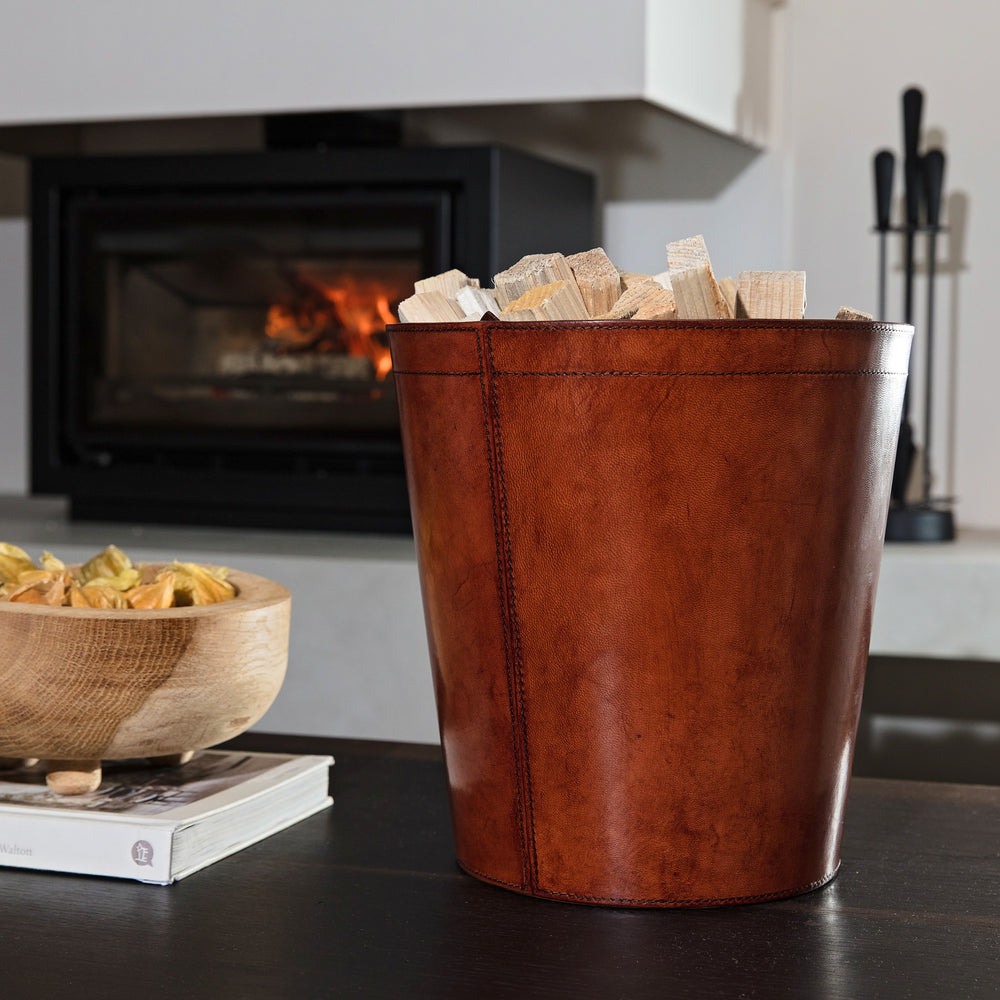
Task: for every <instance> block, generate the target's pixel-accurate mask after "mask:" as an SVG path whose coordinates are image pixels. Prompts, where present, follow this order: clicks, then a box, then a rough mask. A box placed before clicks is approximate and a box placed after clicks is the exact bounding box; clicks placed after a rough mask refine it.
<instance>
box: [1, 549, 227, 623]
mask: <svg viewBox="0 0 1000 1000" xmlns="http://www.w3.org/2000/svg"><path fill="white" fill-rule="evenodd" d="M39 561H40V563H41V566H37V565H35V563H33V562H32V561H31V558H30V557H29V556H28V554H27V553H26V552H25V551H24V550H23V549H19V548H18V547H17V546H16V545H11V544H9V543H7V542H0V601H15V602H20V603H24V604H48V605H54V606H63V607H72V608H136V609H146V610H148V609H153V608H170V607H177V606H189V605H202V604H215V603H218V602H219V601H226V600H229V599H230V598H232V597H235V596H236V589H235V588H234V587H233V585H232V584H231V583H229V581H228V579H227V577H228V575H229V570H228V569H226V568H224V567H215V566H202V565H201V564H199V563H192V562H175V563H173V564H172V565H171V566H167V567H164V568H157V567H155V566H149V565H144V564H141V563H140V564H138V565H133V563H132V560H131V559H129V557H128V556H127V555H125V553H124V552H122V550H121V549H119V548H118V547H117V546H115V545H108V546H107V547H106V548H105V549H104V550H103V551H101V552H100V553H98V554H97V555H96V556H94V557H93V558H92V559H90V560H88V561H87V562H86V563H84V564H83V566H82V567H81V568H80V569H79V571H77V573H76V574H75V575H74V573H73V572H72V571H71V570H70V569H69V568H68V567H67V566H66V564H65V563H64V562H63V561H62V560H61V559H58V558H56V556H54V555H53V554H52V553H51V552H44V553H43V554H42V558H41V559H40V560H39Z"/></svg>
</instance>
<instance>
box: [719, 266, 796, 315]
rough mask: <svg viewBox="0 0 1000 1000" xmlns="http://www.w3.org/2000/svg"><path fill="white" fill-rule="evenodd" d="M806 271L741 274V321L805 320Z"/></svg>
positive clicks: (738, 296)
mask: <svg viewBox="0 0 1000 1000" xmlns="http://www.w3.org/2000/svg"><path fill="white" fill-rule="evenodd" d="M805 311H806V272H805V271H741V272H740V276H739V280H738V284H737V294H736V316H737V318H739V319H802V318H803V317H804V316H805Z"/></svg>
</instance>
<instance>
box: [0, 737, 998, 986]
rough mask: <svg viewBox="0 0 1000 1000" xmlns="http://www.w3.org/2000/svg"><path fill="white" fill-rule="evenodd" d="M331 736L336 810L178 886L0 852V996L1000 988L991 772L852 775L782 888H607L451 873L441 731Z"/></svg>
mask: <svg viewBox="0 0 1000 1000" xmlns="http://www.w3.org/2000/svg"><path fill="white" fill-rule="evenodd" d="M236 743H237V744H238V745H239V746H241V747H243V748H245V749H261V750H279V749H280V750H293V751H296V752H332V753H333V754H334V755H335V756H336V759H337V763H336V765H335V767H334V768H333V781H332V785H333V794H334V796H335V799H336V802H335V805H334V806H333V808H332V810H328V811H327V812H325V813H323V814H320V815H317V816H314V817H312V818H310V819H308V820H305V821H304V822H302V823H300V824H298V825H297V826H295V827H293V828H291V829H289V830H286V831H285V832H283V833H279V834H277V835H275V836H273V837H271V838H269V839H268V840H266V841H263V842H262V843H260V844H257V845H254V846H253V847H250V848H248V849H246V850H245V851H242V852H241V853H239V854H237V855H234V856H232V857H230V858H227V859H225V860H223V861H220V862H218V863H217V864H215V865H213V866H211V867H210V868H207V869H205V870H203V871H201V872H198V873H196V874H194V875H192V876H190V877H189V878H187V879H185V880H182V881H180V882H177V883H175V884H174V885H171V886H167V887H159V886H152V885H143V884H140V883H136V882H128V881H118V880H113V879H99V878H89V877H83V876H74V875H62V874H52V873H47V872H31V871H21V870H17V869H6V868H0V906H2V910H0V996H2V997H3V998H4V1000H21V998H35V997H38V998H44V1000H49V998H52V997H60V996H67V997H88V998H89V997H94V998H101V1000H115V998H126V997H127V998H129V1000H152V998H156V997H169V998H170V1000H186V998H192V997H193V998H202V997H205V998H207V997H211V998H213V1000H230V998H237V1000H255V998H268V1000H270V998H279V1000H284V998H295V1000H298V998H312V997H340V996H363V997H392V998H394V1000H401V998H413V997H428V998H431V997H432V998H435V1000H439V998H448V997H470V998H473V1000H485V998H490V997H508V996H509V997H535V996H537V997H547V998H563V997H567V998H569V997H572V998H581V997H601V998H603V997H609V998H618V997H622V998H628V997H658V998H659V997H671V998H675V997H696V998H699V1000H705V998H710V997H725V998H727V1000H733V998H741V997H754V998H756V997H794V998H797V1000H814V998H826V997H844V998H851V1000H859V998H861V1000H869V998H889V1000H896V998H914V997H932V998H934V1000H952V998H967V997H998V996H1000V788H993V787H981V786H971V785H965V786H963V785H946V784H922V783H917V782H900V781H877V780H870V779H868V780H866V779H856V780H855V782H854V784H853V787H852V791H851V798H850V805H849V810H848V814H847V826H846V835H845V840H844V848H843V866H842V868H841V873H840V875H839V876H838V878H837V879H835V880H834V882H833V883H831V884H830V885H829V886H827V887H826V888H824V889H821V890H818V891H817V892H814V893H811V894H809V895H806V896H799V897H797V898H795V899H791V900H786V901H783V902H772V903H763V904H758V905H753V906H742V907H732V908H726V909H716V910H656V911H651V910H643V911H639V910H624V909H595V908H590V907H583V906H576V905H572V904H565V903H554V902H547V901H542V900H536V899H529V898H526V897H522V896H518V895H515V894H513V893H509V892H506V891H504V890H502V889H497V888H494V887H492V886H489V885H484V884H481V883H479V882H477V881H475V880H474V879H472V878H470V877H468V876H466V875H463V874H461V873H460V872H459V871H458V870H457V868H456V867H455V863H454V860H453V856H452V846H451V833H450V827H449V819H448V808H447V800H446V794H445V784H444V773H443V768H442V765H441V761H440V756H439V752H438V751H437V749H436V748H433V747H426V746H412V745H405V744H386V743H365V742H357V741H338V740H318V739H302V738H291V737H279V736H262V735H247V736H244V737H241V738H240V739H239V740H238V741H236Z"/></svg>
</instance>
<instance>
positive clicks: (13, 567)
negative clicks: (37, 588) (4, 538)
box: [0, 542, 38, 583]
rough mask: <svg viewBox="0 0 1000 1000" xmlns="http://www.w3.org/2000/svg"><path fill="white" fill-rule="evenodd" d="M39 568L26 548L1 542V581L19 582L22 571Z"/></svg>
mask: <svg viewBox="0 0 1000 1000" xmlns="http://www.w3.org/2000/svg"><path fill="white" fill-rule="evenodd" d="M37 568H38V567H37V566H36V565H35V564H34V563H33V562H32V561H31V557H30V556H29V555H28V553H27V552H25V551H24V549H19V548H18V547H17V546H16V545H11V544H10V543H9V542H0V583H17V578H18V576H19V575H20V574H21V573H23V572H24V571H25V570H29V569H37Z"/></svg>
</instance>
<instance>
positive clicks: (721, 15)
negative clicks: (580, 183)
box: [0, 0, 780, 145]
mask: <svg viewBox="0 0 1000 1000" xmlns="http://www.w3.org/2000/svg"><path fill="white" fill-rule="evenodd" d="M777 6H780V4H776V3H775V2H774V0H703V2H700V3H690V2H687V0H619V2H618V3H617V4H614V5H610V6H609V5H608V4H607V3H605V2H604V0H574V2H573V3H568V2H556V3H547V4H539V3H537V2H534V0H508V2H507V3H506V4H504V5H503V7H502V8H497V7H495V6H492V5H476V4H464V5H458V4H448V3H441V2H434V3H420V4H413V3H409V2H408V0H368V2H366V3H363V4H316V3H314V2H313V0H284V2H283V3H280V4H276V3H273V2H271V0H243V2H241V3H236V2H233V0H175V2H174V3H170V4H156V5H149V4H135V3H130V2H128V0H105V2H102V3H100V4H81V5H73V4H64V5H62V7H61V11H60V15H59V17H58V18H54V17H53V16H52V13H51V10H50V9H49V8H48V7H47V6H46V5H35V6H32V5H23V7H22V9H20V10H19V11H18V13H17V16H16V17H11V18H8V21H9V23H7V24H5V25H4V36H5V41H6V42H7V44H6V45H5V46H4V48H5V55H4V58H3V60H0V125H18V124H44V123H54V122H86V121H109V120H126V119H158V118H171V117H175V118H176V117H190V116H202V117H204V116H223V115H245V114H267V113H282V112H298V111H312V110H364V109H373V108H400V109H408V108H419V107H426V108H431V107H452V106H458V105H465V106H470V105H471V106H490V105H497V104H521V103H539V102H574V101H635V100H639V101H643V102H646V103H647V104H648V105H650V106H652V107H654V108H659V109H663V110H666V111H669V112H672V113H674V114H677V115H680V116H682V117H684V118H687V119H690V120H691V121H694V122H696V123H698V124H700V125H703V126H704V127H706V128H708V129H710V130H712V131H715V132H720V133H722V134H725V135H729V136H732V137H735V138H738V139H742V140H744V141H747V142H750V143H753V144H756V145H764V144H766V140H767V133H768V130H769V125H770V122H769V118H770V115H769V113H768V109H769V105H770V103H771V101H770V92H771V89H772V87H771V78H772V64H774V63H775V62H776V58H775V56H776V53H775V44H774V43H775V39H776V37H777V34H778V32H777V30H776V25H775V15H776V7H777Z"/></svg>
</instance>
